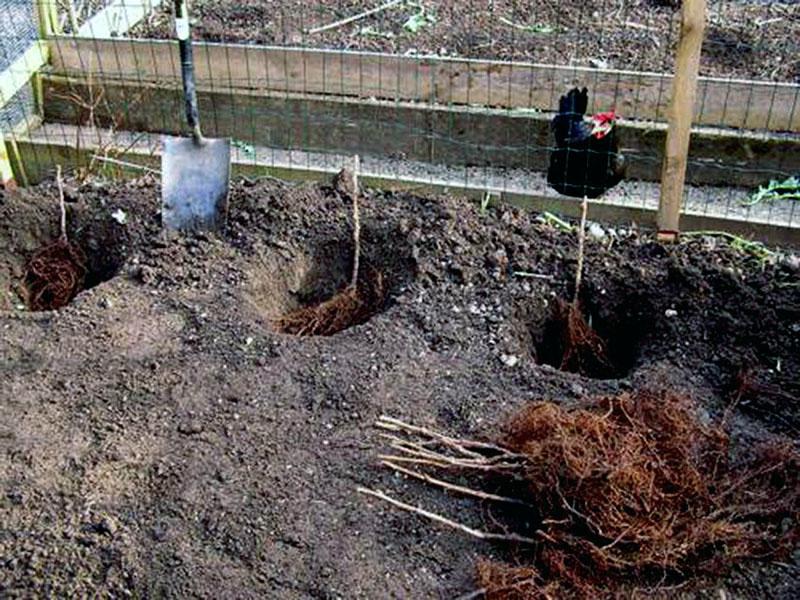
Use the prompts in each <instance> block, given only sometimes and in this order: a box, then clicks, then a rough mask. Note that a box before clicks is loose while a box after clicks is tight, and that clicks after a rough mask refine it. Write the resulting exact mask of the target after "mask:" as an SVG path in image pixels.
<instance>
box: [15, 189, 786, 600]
mask: <svg viewBox="0 0 800 600" xmlns="http://www.w3.org/2000/svg"><path fill="white" fill-rule="evenodd" d="M158 189H159V188H158V185H157V183H155V182H151V181H146V180H143V181H137V182H130V183H125V184H121V183H108V184H101V183H95V184H90V185H86V186H84V187H82V188H76V189H71V190H69V193H68V200H69V204H68V223H69V225H68V234H69V237H70V239H71V240H73V241H74V242H76V243H78V244H79V245H80V246H81V248H82V249H83V251H84V252H85V254H86V255H87V258H88V260H89V262H90V264H93V265H95V267H94V272H96V273H98V274H103V276H104V277H105V279H107V280H106V281H104V282H103V283H99V284H98V285H95V286H94V287H91V288H90V289H88V290H86V291H84V292H81V293H80V294H78V296H77V297H76V298H75V300H74V301H73V302H72V303H71V304H69V305H68V306H67V307H65V308H64V309H62V310H60V311H57V312H38V313H31V312H28V311H26V310H20V309H17V308H16V306H17V305H18V304H19V297H18V296H16V295H15V292H14V290H15V289H16V287H15V286H17V284H18V283H19V277H20V276H21V271H20V268H21V265H24V262H25V260H26V259H27V258H28V257H29V255H30V253H31V252H33V251H34V250H35V249H36V248H37V247H38V246H39V245H41V244H42V243H43V242H44V241H46V240H47V239H50V238H51V237H52V236H53V234H54V233H55V232H57V228H58V210H57V204H56V203H54V200H53V198H54V194H53V190H52V189H49V188H47V187H42V188H39V189H36V190H32V191H31V192H29V193H27V194H26V195H24V196H20V195H13V196H6V197H3V198H2V199H1V200H0V277H2V279H0V284H2V298H3V303H4V308H6V309H7V310H4V311H3V312H2V313H0V328H1V329H2V332H3V334H2V338H0V378H1V379H2V386H0V486H1V487H2V489H0V596H3V597H87V596H103V597H105V596H115V597H119V596H126V595H133V596H134V597H190V596H199V597H215V598H233V597H236V598H249V597H252V598H281V599H282V598H339V597H341V598H370V599H372V598H436V597H442V598H452V597H456V596H458V595H459V594H463V593H467V592H469V591H471V590H473V589H474V588H475V580H474V573H475V565H476V561H477V559H478V558H481V557H484V558H489V559H498V560H506V561H507V560H508V559H509V555H508V552H507V549H506V548H504V547H502V546H493V545H490V544H484V543H480V542H477V541H475V540H472V539H469V538H465V537H462V536H461V535H460V534H458V533H456V532H453V531H450V530H442V529H440V528H437V527H435V526H432V525H430V524H429V523H427V522H423V521H420V520H419V519H417V518H416V517H414V516H412V515H408V514H404V513H399V512H395V511H393V510H391V509H390V508H388V507H386V506H383V505H381V504H379V503H378V502H377V501H370V500H366V499H365V498H364V497H362V496H358V495H357V494H356V493H355V487H356V486H357V485H367V486H369V487H372V488H378V489H385V488H392V489H394V490H398V491H400V492H401V493H403V494H405V495H406V496H405V497H406V498H413V499H414V500H415V501H416V500H419V502H420V503H421V504H423V505H425V506H426V507H428V508H431V509H433V510H436V511H438V512H441V513H443V514H448V515H450V516H453V517H457V518H458V519H459V520H460V521H462V522H465V523H469V524H473V525H475V526H480V527H483V528H491V527H492V520H491V514H487V512H486V511H485V509H484V508H482V507H481V506H479V505H477V504H475V503H473V502H470V501H465V500H463V499H460V498H456V497H451V496H447V495H444V494H441V493H439V492H438V491H435V490H431V489H429V488H426V487H425V486H424V484H418V483H415V482H412V481H410V480H403V479H398V478H394V477H392V476H391V475H389V474H387V473H385V472H384V470H382V469H380V468H379V467H378V466H377V465H376V462H377V461H376V455H377V453H378V451H379V450H380V449H382V442H381V440H380V439H379V438H378V437H377V435H376V434H375V432H374V430H373V428H372V426H371V425H372V423H373V422H374V420H375V419H376V418H377V417H378V416H379V415H381V414H384V413H385V414H390V415H393V416H396V417H399V418H403V419H405V420H408V421H412V422H415V423H419V424H422V425H428V426H431V427H433V428H435V429H438V430H443V431H449V432H452V433H454V434H458V435H465V436H469V437H473V438H475V437H477V438H486V437H492V436H494V435H495V434H496V433H497V432H498V430H499V426H500V424H502V423H505V422H507V419H508V418H509V417H510V415H511V414H512V413H514V412H515V411H516V410H518V409H519V408H520V407H522V406H524V405H525V404H526V403H528V402H530V401H531V400H536V399H541V400H551V401H553V402H557V403H559V404H565V405H574V404H575V403H580V402H583V401H585V400H587V399H588V398H589V397H590V396H591V395H593V394H599V393H603V394H605V393H614V392H617V391H624V390H629V389H641V388H642V387H643V386H652V385H666V386H670V387H672V388H674V389H675V390H678V391H680V392H684V393H688V394H691V395H692V396H693V397H695V398H697V399H698V400H699V401H700V402H701V404H702V406H703V411H704V413H703V416H704V418H706V417H707V418H719V417H720V416H721V415H722V414H723V413H724V411H725V409H726V408H727V407H728V406H729V405H730V403H731V401H732V400H733V399H734V398H738V399H739V402H738V404H736V406H735V408H734V409H733V413H732V415H731V418H730V419H731V428H732V435H733V441H734V444H735V445H736V446H737V448H738V451H739V452H741V453H744V454H745V455H746V454H747V451H748V448H750V447H752V446H753V444H754V443H755V442H756V441H759V440H764V439H768V438H770V437H772V436H776V435H784V436H789V437H790V438H791V439H793V440H795V442H796V441H797V440H798V439H800V438H799V437H798V436H799V435H800V433H799V430H800V404H799V403H798V398H797V397H796V396H794V395H793V394H794V391H793V390H797V387H798V386H797V380H798V375H797V374H798V369H800V286H799V285H798V283H800V274H799V273H798V271H797V267H796V264H797V263H796V261H794V260H786V261H780V262H779V263H777V264H762V263H760V262H758V261H756V260H755V259H753V258H752V257H749V256H746V255H742V254H740V253H738V252H736V251H734V250H733V249H731V248H730V247H729V246H727V244H725V243H722V242H715V241H714V240H709V239H694V241H691V242H688V243H684V244H680V245H676V246H662V245H659V244H657V243H655V242H653V241H652V240H651V239H650V238H649V237H648V236H643V235H638V234H635V233H633V232H631V231H629V230H626V231H622V230H617V234H616V236H615V237H613V238H606V239H604V240H591V241H589V243H588V245H587V260H586V269H585V287H584V288H583V290H582V293H581V306H582V307H583V309H584V312H585V314H586V316H587V320H589V321H590V322H591V323H592V325H593V326H594V327H595V328H596V329H597V331H598V333H599V334H600V336H601V337H603V339H604V340H605V342H606V344H607V347H608V349H609V353H610V354H611V355H612V356H613V357H617V358H615V361H617V359H618V361H617V362H615V364H617V365H619V371H618V372H617V373H615V375H616V376H618V377H617V378H615V379H593V378H586V377H581V376H579V375H575V374H571V373H566V372H562V371H559V370H558V369H556V368H554V367H550V366H547V365H538V364H537V362H536V359H537V349H538V348H541V347H543V346H542V344H543V343H544V339H543V338H544V336H545V335H546V331H547V329H548V328H547V323H548V320H549V319H550V318H551V316H552V311H551V306H552V303H553V302H554V300H555V299H556V298H564V299H570V298H571V296H572V289H571V288H572V284H571V282H572V279H573V274H574V269H575V262H576V261H575V250H576V245H577V242H576V240H575V236H574V235H572V234H569V233H563V232H559V231H556V230H554V229H552V228H550V227H548V226H546V225H544V224H541V223H539V222H538V221H537V219H536V215H535V214H532V213H526V212H521V211H519V210H516V209H511V208H505V207H500V208H497V209H491V210H489V211H487V212H486V213H481V212H480V211H479V210H478V209H477V208H476V207H474V206H472V205H470V204H468V203H466V202H463V201H460V200H458V199H455V198H449V197H442V198H424V197H416V196H413V195H410V194H406V193H379V192H368V193H367V194H366V197H365V198H364V199H363V202H362V214H361V221H362V240H363V243H364V248H363V250H364V257H365V261H366V262H367V263H368V264H370V265H372V266H373V267H375V268H378V269H380V270H381V271H382V273H383V274H384V276H385V278H386V279H385V283H386V285H387V288H386V289H387V290H388V297H387V298H386V301H385V302H384V303H383V304H382V306H381V311H380V312H378V313H377V314H375V315H374V316H373V317H372V318H371V319H369V320H368V321H367V322H365V323H363V324H361V325H358V326H355V327H352V328H349V329H346V330H345V331H343V332H341V333H338V334H336V335H333V336H329V337H295V336H290V335H285V334H280V333H277V332H276V331H275V330H274V328H273V325H272V323H273V320H274V319H275V318H276V317H277V316H280V315H283V314H286V313H287V312H289V311H291V310H293V309H296V308H298V307H300V306H303V305H306V304H307V303H308V302H310V301H311V299H312V298H315V299H324V298H325V297H326V296H328V295H329V294H332V293H334V292H335V291H337V290H339V289H341V286H342V285H343V283H344V282H346V281H347V274H348V272H349V267H350V264H349V261H350V258H349V257H350V256H352V245H351V241H350V237H349V236H350V231H351V223H350V206H349V202H347V201H346V200H345V199H343V198H342V197H340V196H339V195H338V194H337V193H336V192H335V191H334V190H333V189H332V188H330V187H324V186H323V187H319V186H315V185H306V186H300V187H289V186H287V185H285V184H282V183H279V182H275V181H271V180H269V181H268V180H264V181H259V182H240V183H237V184H235V186H234V189H233V193H232V197H231V215H230V224H229V228H228V231H227V232H226V234H225V235H224V236H217V235H213V234H203V235H197V236H185V235H177V234H171V235H167V234H165V233H163V232H162V231H161V230H160V225H159V217H158V206H159V192H158ZM120 209H121V210H122V211H124V212H125V214H126V216H127V220H126V223H125V224H124V225H121V224H119V223H118V222H117V221H116V220H114V219H113V218H112V217H111V214H112V213H114V212H116V211H117V210H120ZM521 273H528V274H537V275H544V276H548V277H550V278H551V279H548V278H542V277H530V276H527V277H526V276H524V275H522V274H521ZM112 275H113V276H112ZM511 358H513V359H515V360H511ZM516 361H518V362H516ZM512 365H513V366H512ZM743 372H747V373H749V374H750V375H748V381H750V382H756V383H758V384H759V385H761V386H772V387H771V388H769V389H773V390H775V389H777V390H779V391H780V390H783V391H785V392H792V393H785V394H783V395H781V394H767V395H762V394H760V393H754V392H752V390H751V389H750V388H748V393H747V394H743V393H741V392H742V389H741V388H742V386H741V377H740V375H741V373H743ZM598 501H602V499H598ZM798 582H800V556H799V555H798V553H795V554H794V556H793V557H789V558H788V559H787V562H786V563H781V564H776V563H747V562H744V563H742V564H741V565H739V566H737V567H736V569H735V571H734V572H733V573H732V574H730V575H729V576H728V577H727V578H726V579H723V580H719V581H707V582H693V583H691V584H690V585H686V586H683V587H680V588H679V589H677V590H673V591H672V592H665V595H668V596H673V597H674V596H685V597H714V598H718V597H720V591H719V590H727V591H728V594H734V595H735V596H736V597H742V598H764V597H771V598H795V597H798V594H800V587H798V586H799V585H800V584H799V583H798Z"/></svg>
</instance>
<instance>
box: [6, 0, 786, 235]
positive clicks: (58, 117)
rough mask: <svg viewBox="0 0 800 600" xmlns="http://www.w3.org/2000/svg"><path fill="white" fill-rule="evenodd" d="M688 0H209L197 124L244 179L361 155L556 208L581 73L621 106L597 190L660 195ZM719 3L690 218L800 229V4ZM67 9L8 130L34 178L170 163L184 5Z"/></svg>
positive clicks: (396, 174) (599, 105)
mask: <svg viewBox="0 0 800 600" xmlns="http://www.w3.org/2000/svg"><path fill="white" fill-rule="evenodd" d="M17 1H22V0H14V2H10V0H6V3H5V4H3V3H0V13H2V12H4V11H5V12H6V13H10V11H11V10H12V9H11V8H10V6H11V5H12V4H15V3H17ZM25 1H27V0H25ZM28 4H29V5H30V6H33V3H31V2H28ZM42 4H45V5H47V4H48V3H47V2H39V3H37V5H38V9H39V10H38V14H39V15H40V21H41V19H42V17H41V15H42V14H47V11H46V10H45V11H43V10H42ZM679 4H680V3H679V2H671V1H668V0H662V1H659V0H633V1H621V0H606V1H599V2H592V3H587V2H582V1H578V0H568V1H555V0H528V1H522V0H517V1H515V0H497V1H491V0H480V1H479V0H461V1H457V0H440V1H432V0H396V1H383V0H370V1H354V0H346V1H345V0H314V1H311V2H309V1H304V0H244V1H242V0H238V1H235V2H234V1H233V0H214V1H211V0H194V1H193V2H191V3H190V12H191V17H192V18H191V27H192V35H193V39H194V40H195V42H196V48H195V61H196V73H197V78H198V91H199V101H200V113H201V119H202V121H203V126H204V130H205V131H206V133H207V134H208V135H212V136H224V137H230V138H232V139H233V140H234V146H235V156H234V162H235V163H236V165H237V167H238V169H239V171H240V172H251V173H256V172H265V170H270V172H273V173H278V174H280V175H286V176H301V177H304V176H313V175H320V174H325V173H330V172H333V171H336V170H338V169H339V168H340V167H341V166H342V165H344V164H346V163H347V161H348V160H349V157H350V156H352V155H353V154H358V155H360V156H361V157H362V165H363V170H364V173H365V175H367V176H368V177H371V178H372V179H371V181H373V182H378V183H387V184H388V183H392V182H401V183H404V184H406V185H412V186H413V185H427V186H430V187H435V188H437V189H441V188H447V189H454V190H455V189H460V190H463V191H466V192H469V193H471V194H473V195H483V194H484V193H486V192H489V193H490V195H492V194H499V195H505V196H507V197H509V198H522V199H524V198H536V199H538V205H539V206H546V205H547V201H548V199H552V198H557V197H559V194H558V193H557V192H556V191H555V190H554V189H553V187H552V186H551V185H548V176H547V173H548V169H549V168H551V164H552V162H553V156H554V153H556V152H557V151H558V148H559V143H558V140H557V139H556V137H555V135H554V131H553V127H552V125H551V123H552V121H553V118H554V115H555V114H556V113H557V111H558V109H559V99H560V98H561V97H562V96H563V95H565V94H566V93H567V92H568V91H569V90H570V89H572V88H573V87H577V88H579V89H581V88H583V87H586V88H587V90H588V107H587V115H591V114H596V113H605V112H608V111H611V110H614V111H615V112H616V115H617V116H618V119H617V120H616V121H615V122H614V132H615V133H614V135H615V136H616V137H617V139H618V140H619V147H618V148H617V149H615V151H614V152H613V153H612V155H616V154H617V153H619V154H621V155H624V157H625V170H626V173H625V178H624V179H623V180H622V181H621V182H620V183H618V184H616V185H613V186H612V187H610V189H608V190H607V191H605V193H603V194H602V195H601V196H600V197H598V198H597V199H595V200H594V201H595V202H598V203H602V204H605V205H609V206H621V207H628V208H637V209H648V210H649V209H655V208H656V207H657V205H658V201H659V182H660V179H661V170H662V169H661V167H662V163H663V160H664V156H663V154H664V139H665V136H666V128H667V126H666V120H667V113H668V109H669V106H670V96H671V73H672V71H673V69H674V65H675V48H676V44H677V40H678V38H679V25H680V23H679ZM708 4H709V7H708V18H707V30H706V36H705V40H704V43H703V49H702V55H701V62H700V74H701V80H700V82H699V86H698V94H697V101H696V109H695V116H694V122H695V129H694V131H693V137H692V145H691V149H690V156H689V163H688V174H687V186H686V190H685V197H684V211H686V212H687V213H694V214H706V215H713V216H718V217H724V218H733V219H738V220H745V221H750V222H768V223H776V224H779V225H783V226H790V227H798V226H799V225H798V219H799V218H800V214H798V211H797V209H796V206H797V203H798V201H797V195H798V189H797V188H798V186H797V185H796V179H795V180H794V181H795V185H794V187H792V184H791V182H792V178H793V177H796V176H797V175H798V173H800V152H798V150H800V61H799V60H797V57H798V56H800V5H798V4H797V3H795V2H763V1H760V0H742V1H723V0H715V1H710V2H709V3H708ZM50 8H51V10H52V14H53V15H54V16H53V17H51V18H49V26H48V28H47V29H49V33H50V41H49V43H48V44H47V49H48V52H49V56H48V57H47V59H48V62H49V66H47V67H45V68H44V70H43V71H42V75H41V77H39V78H38V82H39V86H40V89H39V92H37V93H38V94H39V98H38V105H36V106H29V107H28V109H27V110H26V114H25V115H16V116H15V117H14V118H15V119H16V118H17V117H20V116H22V117H24V118H23V119H19V120H18V123H17V124H16V126H15V127H7V128H6V131H7V132H8V131H12V130H13V131H14V132H15V133H14V134H13V137H14V141H16V142H18V143H17V146H18V147H19V148H21V149H22V150H21V151H22V152H23V153H28V154H31V153H34V154H35V153H38V154H39V155H41V156H42V160H38V159H37V160H33V161H28V162H30V163H31V164H30V165H28V171H30V172H29V173H27V175H28V177H29V178H30V179H34V180H35V179H36V178H37V177H39V176H43V175H44V174H46V172H47V171H48V169H50V168H52V165H53V164H54V162H56V161H62V162H64V161H68V162H69V163H70V164H78V163H81V164H83V165H84V166H85V165H86V163H87V160H89V161H90V162H91V163H92V164H93V165H96V164H101V163H102V164H113V163H114V162H117V163H125V162H148V163H149V164H154V163H153V161H152V160H149V161H148V160H147V158H148V157H150V158H152V157H154V156H156V155H157V154H158V152H159V147H160V139H159V134H162V133H168V134H179V133H181V132H185V131H186V128H185V124H184V117H183V100H182V89H181V76H180V65H179V59H178V56H177V50H176V48H175V46H174V44H173V43H172V42H171V41H170V40H171V39H172V38H174V25H173V2H172V1H169V0H165V1H159V0H96V1H93V0H87V1H85V2H70V0H60V1H58V2H56V3H54V4H52V6H51V7H50ZM73 32H76V34H74V33H73ZM34 62H35V61H34ZM30 66H31V65H23V67H24V68H23V71H24V73H27V72H28V71H27V70H26V69H28V68H29V67H30ZM24 73H23V75H24ZM20 121H22V125H21V126H20ZM585 122H586V123H587V126H589V127H593V125H592V123H591V122H589V121H588V118H587V119H586V120H585ZM22 132H24V133H22ZM9 135H10V134H8V133H7V137H8V136H9ZM604 152H606V153H607V154H608V152H607V151H605V150H604ZM87 157H89V158H88V159H87ZM45 159H46V160H45ZM20 162H22V161H20ZM611 162H612V161H610V160H609V161H607V164H611ZM26 164H27V163H26ZM587 164H588V163H587ZM368 180H369V179H368ZM770 182H774V183H773V184H772V185H771V186H769V184H770ZM787 182H788V183H787ZM550 183H552V181H551V182H550ZM579 183H580V182H579ZM761 186H764V187H763V188H762V190H761V193H759V192H758V190H759V188H760V187H761Z"/></svg>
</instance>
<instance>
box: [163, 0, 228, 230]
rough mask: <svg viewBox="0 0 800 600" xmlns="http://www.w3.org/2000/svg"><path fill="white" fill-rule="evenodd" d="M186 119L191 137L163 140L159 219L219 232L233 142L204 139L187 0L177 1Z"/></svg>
mask: <svg viewBox="0 0 800 600" xmlns="http://www.w3.org/2000/svg"><path fill="white" fill-rule="evenodd" d="M175 32H176V33H177V37H178V47H179V49H180V57H181V75H182V77H183V95H184V101H185V105H186V120H187V121H188V122H189V127H190V128H191V129H192V137H190V138H184V137H180V138H179V137H171V136H164V138H163V141H164V150H163V154H162V155H161V220H162V222H163V224H164V226H165V227H167V228H169V229H182V230H199V229H219V228H221V227H222V226H224V224H225V219H226V217H227V212H228V184H229V183H230V176H231V143H230V140H227V139H211V138H206V137H203V134H202V133H201V131H200V117H199V114H198V109H197V90H196V88H195V80H194V60H193V58H192V41H191V35H190V31H189V11H188V9H187V8H186V0H175Z"/></svg>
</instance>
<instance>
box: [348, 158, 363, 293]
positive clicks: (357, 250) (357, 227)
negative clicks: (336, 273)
mask: <svg viewBox="0 0 800 600" xmlns="http://www.w3.org/2000/svg"><path fill="white" fill-rule="evenodd" d="M360 166H361V161H360V159H359V158H358V155H357V154H356V155H355V156H354V157H353V246H354V248H353V277H352V279H351V280H350V287H351V288H352V289H353V291H355V290H356V289H358V270H359V268H360V266H361V215H360V211H359V208H358V197H359V196H360V195H361V190H360V188H359V185H358V171H359V168H360Z"/></svg>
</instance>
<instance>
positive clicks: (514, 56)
mask: <svg viewBox="0 0 800 600" xmlns="http://www.w3.org/2000/svg"><path fill="white" fill-rule="evenodd" d="M192 4H193V6H192V12H193V15H194V19H195V25H194V35H195V37H196V38H197V39H202V40H206V41H220V42H223V41H224V42H242V43H254V44H282V45H292V46H299V45H303V46H309V47H313V48H346V49H358V50H371V51H379V52H392V53H399V54H406V53H412V54H435V55H446V56H460V57H469V58H490V59H501V60H516V61H524V62H539V63H549V64H562V65H567V64H568V65H575V66H583V67H588V66H603V67H604V68H614V69H627V70H642V71H656V72H672V69H673V56H674V47H675V44H676V40H677V11H676V9H675V8H674V7H675V5H676V4H678V3H676V2H670V1H665V0H636V1H634V2H625V3H618V2H602V3H586V2H583V1H580V0H570V1H568V2H553V1H552V0H535V1H533V0H532V1H529V2H514V1H510V0H501V1H498V2H491V3H487V2H477V1H472V2H463V1H461V0H442V1H439V2H430V1H427V0H426V1H424V2H408V3H403V4H400V5H397V6H396V7H393V8H390V9H387V10H385V11H383V12H380V13H378V14H376V15H374V16H371V17H368V18H364V19H360V20H358V21H356V22H354V23H351V24H348V25H345V26H342V27H337V28H334V29H330V30H327V31H323V32H321V33H307V32H308V31H309V30H312V29H314V28H316V27H322V26H325V25H328V24H331V23H334V22H336V21H339V20H341V19H344V18H347V17H349V16H352V15H356V14H358V13H360V12H362V11H365V10H367V9H368V8H372V7H374V6H378V5H380V4H381V3H380V2H371V3H367V2H363V1H354V0H345V1H342V0H315V1H314V2H306V1H304V0H277V1H274V2H268V1H266V0H247V1H246V2H242V1H240V0H237V1H233V0H195V1H194V2H193V3H192ZM169 6H170V5H169V3H165V4H164V5H162V7H161V8H160V9H159V11H158V12H157V13H156V14H154V15H153V16H151V17H150V18H149V19H148V20H147V21H145V22H144V23H143V24H141V25H140V26H139V27H137V28H136V29H134V31H133V32H132V34H133V35H143V36H148V37H160V38H167V37H171V36H172V30H173V28H172V25H171V17H170V16H169ZM489 7H491V8H489ZM410 19H411V21H409V20H410ZM798 39H800V6H798V5H797V4H796V3H793V2H759V1H757V0H750V1H733V2H730V1H725V2H722V1H716V2H709V22H708V29H707V33H706V41H705V45H704V49H703V57H702V61H701V67H700V72H701V74H702V75H708V76H721V77H738V78H746V79H755V80H770V81H790V82H799V81H800V62H798V61H797V60H795V59H794V58H793V57H796V56H797V55H798V53H800V48H798V42H797V40H798Z"/></svg>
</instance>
